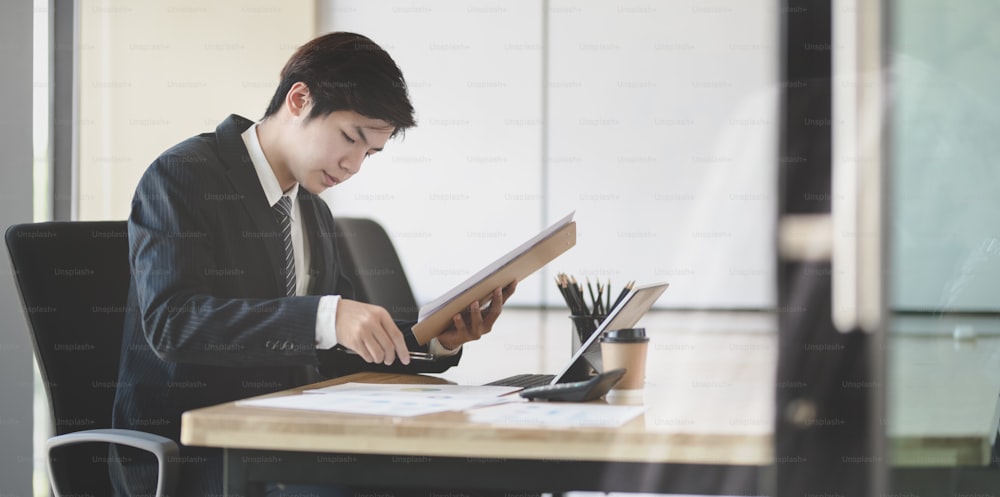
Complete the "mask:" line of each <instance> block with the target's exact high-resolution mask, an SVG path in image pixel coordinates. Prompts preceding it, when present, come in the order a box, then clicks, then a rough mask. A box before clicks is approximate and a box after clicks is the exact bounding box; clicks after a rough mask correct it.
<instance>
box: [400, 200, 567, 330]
mask: <svg viewBox="0 0 1000 497" xmlns="http://www.w3.org/2000/svg"><path fill="white" fill-rule="evenodd" d="M574 214H576V211H573V212H570V213H569V214H567V215H566V217H564V218H562V219H560V220H558V221H556V222H555V224H553V225H552V226H549V227H548V228H546V229H545V230H543V231H542V232H541V233H539V234H537V235H535V236H534V237H532V238H531V240H528V241H526V242H524V243H522V244H521V245H520V246H519V247H517V248H515V249H514V250H511V251H510V252H507V253H506V254H504V255H503V256H502V257H500V258H499V259H497V260H495V261H493V263H492V264H490V265H489V266H486V267H485V268H483V269H482V270H481V271H479V272H478V273H476V274H474V275H472V276H469V278H468V279H466V280H465V281H463V282H461V283H459V284H458V285H457V286H456V287H455V288H452V289H451V290H448V292H447V293H445V294H444V295H442V296H440V297H438V298H436V299H434V300H433V301H431V302H428V303H426V304H424V305H423V306H421V307H420V310H419V311H418V313H417V321H423V320H424V318H425V317H427V316H429V315H431V314H434V313H435V312H437V311H438V310H439V309H441V308H442V307H444V306H445V305H447V304H448V303H449V302H451V301H452V300H453V299H454V298H455V297H457V296H459V295H461V294H462V292H464V291H466V290H468V289H470V288H472V287H473V286H474V285H475V284H476V283H478V282H479V281H481V280H483V279H485V278H486V277H487V276H489V275H491V274H493V273H495V272H497V271H498V270H499V269H500V268H502V267H504V266H506V265H507V264H509V263H510V261H512V260H514V259H516V258H517V257H518V256H519V255H521V254H523V253H525V252H527V251H528V250H529V249H531V247H534V246H535V245H538V242H540V241H542V240H544V239H546V238H548V237H549V236H551V235H552V234H553V233H555V232H556V231H559V230H560V229H561V228H562V227H564V226H566V225H567V224H569V223H570V222H571V221H573V215H574Z"/></svg>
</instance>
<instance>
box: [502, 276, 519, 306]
mask: <svg viewBox="0 0 1000 497" xmlns="http://www.w3.org/2000/svg"><path fill="white" fill-rule="evenodd" d="M514 290H517V280H514V281H511V282H510V283H509V284H508V285H507V286H505V287H503V302H507V299H509V298H510V296H511V295H514Z"/></svg>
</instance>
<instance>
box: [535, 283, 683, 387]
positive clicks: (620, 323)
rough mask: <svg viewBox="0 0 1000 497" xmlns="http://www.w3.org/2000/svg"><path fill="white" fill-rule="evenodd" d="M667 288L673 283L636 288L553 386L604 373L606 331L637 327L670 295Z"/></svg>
mask: <svg viewBox="0 0 1000 497" xmlns="http://www.w3.org/2000/svg"><path fill="white" fill-rule="evenodd" d="M667 286H669V283H653V284H650V285H644V286H638V287H635V288H633V289H632V291H630V292H629V293H628V294H627V295H626V296H625V298H624V299H622V301H621V302H620V303H619V304H618V305H617V306H615V308H614V309H612V310H611V312H610V313H609V314H608V317H606V318H604V321H602V322H601V324H600V325H599V326H598V327H597V330H595V331H594V333H593V334H591V335H590V338H588V339H587V341H585V342H584V343H583V345H581V346H580V348H579V349H578V350H577V351H576V353H575V354H573V357H572V358H571V359H570V361H569V364H567V365H566V367H565V368H563V370H562V371H560V372H559V374H557V375H556V377H555V378H553V379H552V382H551V384H553V385H554V384H556V383H567V382H571V381H581V380H585V379H587V377H588V376H589V370H590V368H594V371H597V372H601V371H603V369H604V368H603V364H602V363H601V341H600V339H601V335H602V334H604V330H618V329H622V328H631V327H633V326H635V324H636V323H638V322H639V320H640V319H642V317H643V316H645V315H646V313H647V312H649V310H650V309H651V308H652V307H653V304H654V303H656V300H657V299H659V298H660V295H662V294H663V292H664V291H666V289H667ZM588 366H589V367H588Z"/></svg>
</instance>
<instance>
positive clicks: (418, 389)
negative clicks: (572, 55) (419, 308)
mask: <svg viewBox="0 0 1000 497" xmlns="http://www.w3.org/2000/svg"><path fill="white" fill-rule="evenodd" d="M520 389H521V388H520V387H501V386H493V385H425V384H401V383H353V382H351V383H342V384H340V385H331V386H328V387H323V388H314V389H309V390H305V391H304V392H303V393H351V394H355V395H372V396H384V395H395V394H398V393H402V394H414V393H416V394H422V395H426V396H430V397H435V398H454V399H483V400H491V399H495V398H496V397H499V396H501V395H505V394H508V393H511V392H516V391H518V390H520Z"/></svg>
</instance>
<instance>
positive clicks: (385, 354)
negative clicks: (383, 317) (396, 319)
mask: <svg viewBox="0 0 1000 497" xmlns="http://www.w3.org/2000/svg"><path fill="white" fill-rule="evenodd" d="M394 327H395V326H394ZM394 333H395V334H397V335H398V334H399V330H392V329H385V323H382V322H380V323H379V328H378V329H377V330H375V332H374V333H372V339H373V340H375V343H376V344H377V347H378V350H379V352H380V353H381V359H376V361H375V362H381V363H383V364H385V365H386V366H389V365H391V364H392V362H393V361H395V360H396V348H395V345H394V344H393V341H392V338H391V337H392V335H393V334H394Z"/></svg>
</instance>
